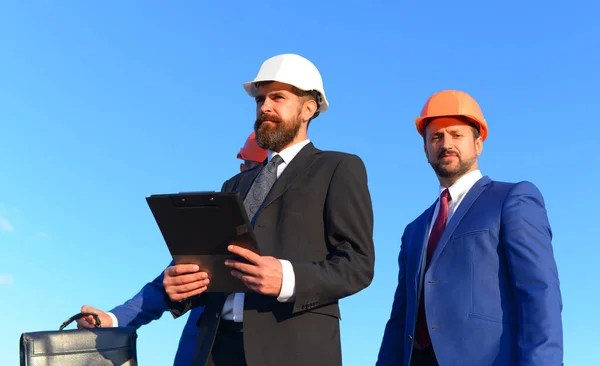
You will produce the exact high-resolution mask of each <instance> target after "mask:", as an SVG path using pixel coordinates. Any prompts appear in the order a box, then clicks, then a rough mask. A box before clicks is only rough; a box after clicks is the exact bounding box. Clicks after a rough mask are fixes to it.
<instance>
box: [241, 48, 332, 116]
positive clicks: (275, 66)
mask: <svg viewBox="0 0 600 366" xmlns="http://www.w3.org/2000/svg"><path fill="white" fill-rule="evenodd" d="M260 81H278V82H280V83H285V84H289V85H293V86H295V87H296V88H298V89H300V90H304V91H313V90H315V91H318V92H319V93H320V94H321V98H320V100H318V99H317V100H318V102H319V109H317V112H319V113H322V112H325V111H326V110H327V108H328V107H329V103H327V98H325V89H323V80H322V79H321V73H319V70H318V69H317V68H316V66H315V65H313V63H312V62H310V61H308V60H307V59H305V58H304V57H302V56H299V55H295V54H293V53H286V54H283V55H277V56H273V57H271V58H270V59H268V60H267V61H265V62H263V64H262V66H261V67H260V70H258V74H257V75H256V77H255V78H254V80H252V81H249V82H247V83H245V84H244V89H246V92H247V93H248V94H249V95H250V96H251V97H256V92H257V90H258V89H257V88H256V83H258V82H260Z"/></svg>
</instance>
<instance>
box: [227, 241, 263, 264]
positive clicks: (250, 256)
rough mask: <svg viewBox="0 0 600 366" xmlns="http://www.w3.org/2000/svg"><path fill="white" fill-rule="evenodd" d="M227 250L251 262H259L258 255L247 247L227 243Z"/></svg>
mask: <svg viewBox="0 0 600 366" xmlns="http://www.w3.org/2000/svg"><path fill="white" fill-rule="evenodd" d="M227 250H229V251H230V252H231V253H233V254H237V255H239V256H240V257H242V258H244V259H245V260H247V261H249V262H251V263H254V264H258V263H259V262H260V255H258V254H256V253H254V252H253V251H251V250H249V249H246V248H242V247H238V246H237V245H229V246H228V247H227Z"/></svg>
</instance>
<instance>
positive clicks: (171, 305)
mask: <svg viewBox="0 0 600 366" xmlns="http://www.w3.org/2000/svg"><path fill="white" fill-rule="evenodd" d="M233 185H234V180H233V179H230V180H228V181H226V182H225V183H223V186H222V187H221V192H231V191H232V190H233ZM171 263H172V262H171ZM162 299H163V303H164V304H165V305H166V307H167V309H168V310H169V312H170V313H171V315H172V316H173V318H174V319H177V318H179V317H180V316H182V315H184V314H185V313H187V312H188V311H189V310H190V309H193V308H197V307H199V306H205V305H206V294H205V293H202V294H200V295H197V296H194V297H193V298H191V299H185V300H183V301H172V300H171V299H170V298H169V295H167V293H166V292H165V288H164V286H163V292H162Z"/></svg>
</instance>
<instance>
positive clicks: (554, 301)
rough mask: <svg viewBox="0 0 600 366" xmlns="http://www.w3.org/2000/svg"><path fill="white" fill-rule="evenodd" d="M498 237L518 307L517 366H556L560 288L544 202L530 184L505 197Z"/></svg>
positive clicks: (559, 345)
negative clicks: (504, 253) (501, 242)
mask: <svg viewBox="0 0 600 366" xmlns="http://www.w3.org/2000/svg"><path fill="white" fill-rule="evenodd" d="M502 236H503V238H504V247H505V250H506V257H507V260H508V265H509V270H510V274H511V281H512V285H513V287H514V289H515V297H516V301H517V309H518V325H519V333H518V347H519V365H520V366H539V365H544V366H560V365H562V363H563V330H562V319H561V312H562V298H561V292H560V283H559V279H558V270H557V267H556V262H555V260H554V254H553V249H552V231H551V228H550V224H549V222H548V216H547V213H546V209H545V206H544V199H543V197H542V194H541V193H540V191H539V190H538V189H537V187H535V186H534V185H533V184H531V183H529V182H521V183H518V184H516V185H515V186H514V187H513V188H512V189H511V191H510V192H509V194H508V196H507V198H506V201H505V203H504V207H503V209H502Z"/></svg>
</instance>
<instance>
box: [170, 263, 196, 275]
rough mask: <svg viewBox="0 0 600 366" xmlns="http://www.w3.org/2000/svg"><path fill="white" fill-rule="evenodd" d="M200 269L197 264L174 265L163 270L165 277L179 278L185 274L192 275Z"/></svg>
mask: <svg viewBox="0 0 600 366" xmlns="http://www.w3.org/2000/svg"><path fill="white" fill-rule="evenodd" d="M199 270H200V267H198V265H197V264H176V265H174V266H170V267H169V268H167V269H166V270H165V275H169V276H172V277H174V276H179V275H182V274H186V273H194V272H198V271H199Z"/></svg>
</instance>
